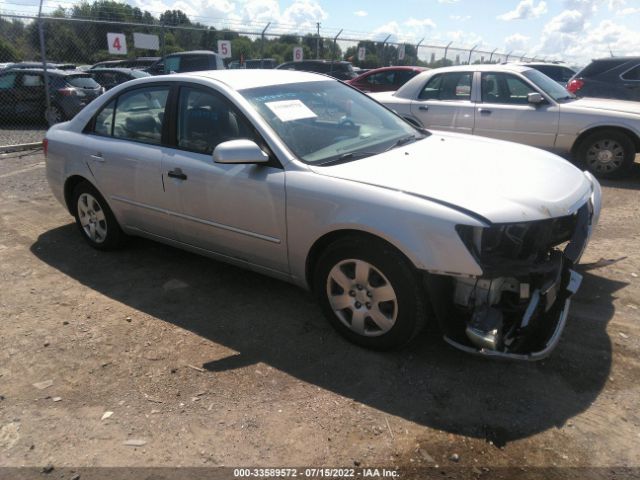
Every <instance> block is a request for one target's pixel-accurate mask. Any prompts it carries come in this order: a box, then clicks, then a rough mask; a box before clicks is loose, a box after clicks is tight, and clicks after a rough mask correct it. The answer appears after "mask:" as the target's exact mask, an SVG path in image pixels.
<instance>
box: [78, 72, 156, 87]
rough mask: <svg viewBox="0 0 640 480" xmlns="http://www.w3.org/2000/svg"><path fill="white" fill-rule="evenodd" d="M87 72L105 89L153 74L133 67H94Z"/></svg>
mask: <svg viewBox="0 0 640 480" xmlns="http://www.w3.org/2000/svg"><path fill="white" fill-rule="evenodd" d="M87 73H88V74H89V75H91V78H93V79H94V80H95V81H96V82H98V83H99V84H100V85H102V86H103V87H104V88H105V90H110V89H112V88H113V87H115V86H116V85H120V84H121V83H124V82H128V81H129V80H133V79H135V78H143V77H149V76H151V74H150V73H147V72H143V71H142V70H136V69H133V68H92V69H91V70H88V71H87Z"/></svg>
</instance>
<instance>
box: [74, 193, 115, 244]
mask: <svg viewBox="0 0 640 480" xmlns="http://www.w3.org/2000/svg"><path fill="white" fill-rule="evenodd" d="M72 198H73V203H72V208H73V216H74V217H75V219H76V225H77V226H78V229H79V230H80V233H81V234H82V237H83V238H84V239H85V240H86V242H87V243H88V244H89V245H91V246H92V247H93V248H96V249H98V250H112V249H115V248H118V247H120V246H121V245H122V244H123V243H124V241H125V239H126V236H125V234H124V232H123V231H122V229H121V228H120V225H119V224H118V221H117V220H116V217H115V216H114V215H113V212H112V211H111V209H110V208H109V205H107V202H106V201H105V199H104V197H103V196H102V195H100V192H98V190H96V188H95V187H94V186H93V185H91V184H90V183H89V182H87V181H83V182H80V183H79V184H78V185H76V187H75V189H74V190H73V197H72Z"/></svg>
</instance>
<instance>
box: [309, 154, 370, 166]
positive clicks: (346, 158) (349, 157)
mask: <svg viewBox="0 0 640 480" xmlns="http://www.w3.org/2000/svg"><path fill="white" fill-rule="evenodd" d="M379 153H381V152H350V153H343V154H342V155H339V156H338V157H336V158H334V159H332V160H327V161H326V162H322V163H319V164H318V165H320V166H323V167H325V166H328V165H337V164H339V163H344V162H348V161H351V160H358V159H360V158H366V157H371V156H373V155H378V154H379Z"/></svg>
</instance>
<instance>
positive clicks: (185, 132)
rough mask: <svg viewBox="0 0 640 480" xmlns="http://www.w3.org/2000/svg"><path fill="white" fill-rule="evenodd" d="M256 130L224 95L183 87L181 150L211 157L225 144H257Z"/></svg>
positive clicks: (180, 108)
mask: <svg viewBox="0 0 640 480" xmlns="http://www.w3.org/2000/svg"><path fill="white" fill-rule="evenodd" d="M252 132H253V129H252V128H251V127H250V125H249V124H248V123H247V121H246V120H245V119H244V117H243V116H242V115H241V114H240V112H238V110H237V109H236V108H235V107H233V105H231V103H230V102H228V101H227V100H226V99H225V98H223V97H222V95H220V94H218V93H215V92H213V91H212V90H204V89H200V88H191V87H182V88H181V89H180V98H179V101H178V133H177V140H178V147H180V148H183V149H186V150H191V151H194V152H197V153H204V154H207V155H211V153H213V149H214V148H215V147H216V146H217V145H218V144H219V143H222V142H225V141H227V140H234V139H239V138H249V139H251V140H255V136H254V135H253V133H252Z"/></svg>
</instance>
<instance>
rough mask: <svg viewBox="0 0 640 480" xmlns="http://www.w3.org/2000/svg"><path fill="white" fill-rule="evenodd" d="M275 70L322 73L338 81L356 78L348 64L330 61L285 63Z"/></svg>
mask: <svg viewBox="0 0 640 480" xmlns="http://www.w3.org/2000/svg"><path fill="white" fill-rule="evenodd" d="M276 68H277V69H280V70H302V71H304V72H315V73H324V74H326V75H330V76H332V77H333V78H337V79H338V80H351V79H352V78H356V77H357V76H358V75H357V74H356V72H355V71H354V70H353V66H352V65H351V63H350V62H332V61H330V60H302V61H300V62H285V63H281V64H280V65H278V66H277V67H276Z"/></svg>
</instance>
